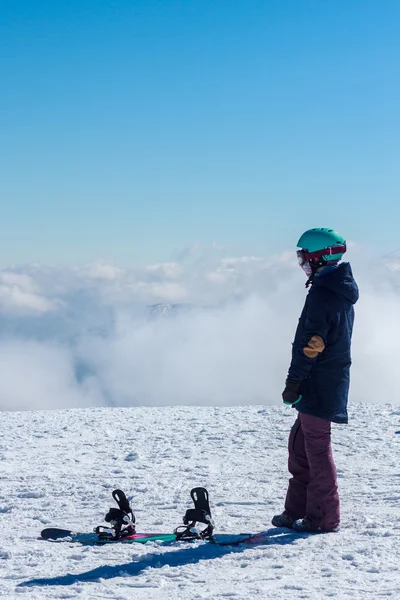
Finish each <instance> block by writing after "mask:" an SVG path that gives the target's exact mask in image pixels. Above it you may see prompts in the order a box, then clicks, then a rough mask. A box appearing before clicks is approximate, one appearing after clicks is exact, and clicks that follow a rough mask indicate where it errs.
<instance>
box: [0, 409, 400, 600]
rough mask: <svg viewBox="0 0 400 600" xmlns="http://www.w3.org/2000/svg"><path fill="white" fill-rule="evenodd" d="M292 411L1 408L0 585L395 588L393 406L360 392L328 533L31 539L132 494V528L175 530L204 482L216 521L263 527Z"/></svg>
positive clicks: (192, 590) (126, 594)
mask: <svg viewBox="0 0 400 600" xmlns="http://www.w3.org/2000/svg"><path fill="white" fill-rule="evenodd" d="M294 417H295V412H294V411H293V410H292V409H286V408H283V407H282V408H281V407H254V406H249V407H232V408H226V407H219V408H205V407H203V408H200V407H166V408H150V407H143V408H94V409H70V410H62V411H43V412H29V411H26V412H14V413H12V412H10V413H2V420H1V426H0V428H1V438H0V439H1V442H0V469H1V470H0V479H1V487H0V524H1V541H0V597H2V598H23V597H26V598H80V599H89V598H90V599H92V598H93V599H94V598H96V599H98V598H105V599H107V598H110V599H113V600H114V599H128V598H129V599H130V598H135V599H146V600H160V599H163V600H164V599H165V598H169V599H170V600H175V599H177V600H180V599H182V600H189V599H190V600H192V599H203V598H207V599H216V598H233V599H245V598H253V597H256V598H266V599H272V598H274V599H275V598H276V599H279V600H285V599H288V600H289V599H290V600H297V599H300V598H309V599H313V600H321V599H322V598H335V599H336V600H344V599H347V598H349V597H350V598H352V599H354V600H357V599H362V600H365V599H368V598H371V599H372V598H373V599H376V598H381V597H384V598H388V597H389V598H393V599H395V598H399V595H400V564H399V556H400V550H399V548H400V523H399V507H400V470H399V464H398V463H399V461H398V457H399V444H400V436H399V435H396V431H398V430H399V421H400V410H399V409H398V408H395V407H393V406H388V405H380V406H367V405H353V406H352V414H351V420H350V425H348V426H334V428H333V443H334V452H335V458H336V462H337V466H338V476H339V484H340V493H341V498H342V529H341V531H340V532H339V533H337V534H327V535H317V536H305V535H297V536H295V535H292V534H289V532H288V530H283V529H281V530H276V529H275V530H274V529H272V528H271V534H272V536H271V538H270V540H269V542H268V543H267V544H264V545H258V546H253V547H247V546H240V547H213V546H211V545H206V544H203V543H195V544H189V543H176V544H174V545H172V546H167V547H166V546H162V545H160V544H159V543H154V542H150V543H148V544H146V545H144V546H141V545H130V546H122V545H118V546H112V547H110V546H102V547H99V546H98V547H83V546H79V545H76V544H75V545H73V544H70V543H66V542H63V543H51V542H45V541H43V540H40V539H38V536H39V533H40V531H41V529H43V528H44V527H46V526H51V525H52V526H59V527H70V528H73V529H76V530H81V531H90V530H91V529H92V527H93V526H96V525H98V524H100V523H102V522H103V517H104V515H105V514H106V512H107V510H108V508H109V507H110V506H112V505H114V502H113V500H112V498H111V492H112V490H113V489H114V488H117V487H118V488H121V489H123V490H124V491H125V492H126V493H127V494H132V495H133V496H134V500H133V504H134V510H135V513H136V518H137V522H138V530H142V531H143V530H158V531H166V532H170V531H172V530H173V528H174V527H175V526H177V525H178V524H180V523H181V520H182V516H183V514H184V512H185V511H186V509H187V508H188V507H190V506H191V501H190V495H189V493H190V489H191V488H192V487H195V486H198V485H200V486H205V487H207V488H208V490H209V492H210V499H211V509H212V512H213V516H214V519H215V521H216V531H217V532H220V533H222V532H235V533H240V532H257V531H260V530H265V529H269V528H270V519H271V517H272V515H273V514H274V513H276V512H277V511H280V510H281V509H282V505H283V500H284V496H285V491H286V485H287V477H288V475H287V471H286V461H287V451H286V444H287V437H288V433H289V429H290V427H291V425H292V423H293V420H294Z"/></svg>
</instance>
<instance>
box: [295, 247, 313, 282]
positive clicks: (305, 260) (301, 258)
mask: <svg viewBox="0 0 400 600" xmlns="http://www.w3.org/2000/svg"><path fill="white" fill-rule="evenodd" d="M297 260H298V262H299V265H300V267H301V268H302V269H303V271H304V273H305V274H306V275H307V277H311V275H312V268H311V263H310V258H309V255H308V252H306V251H305V250H297Z"/></svg>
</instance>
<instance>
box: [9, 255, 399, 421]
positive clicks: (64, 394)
mask: <svg viewBox="0 0 400 600" xmlns="http://www.w3.org/2000/svg"><path fill="white" fill-rule="evenodd" d="M351 254H352V258H353V262H354V267H355V268H354V271H355V274H356V276H357V279H358V282H359V285H360V290H361V299H360V302H359V304H358V305H357V314H356V326H355V334H354V343H353V360H354V364H353V369H352V400H354V401H364V402H391V403H396V402H397V401H398V398H397V389H398V383H397V376H396V371H397V347H398V339H399V335H400V270H399V264H400V261H399V260H398V258H397V257H396V256H395V255H394V256H392V257H388V258H386V259H385V260H384V261H375V262H374V261H372V260H371V261H368V265H367V264H366V262H365V258H364V259H363V260H361V256H362V253H361V252H359V251H358V250H357V248H352V250H351ZM304 296H305V290H304V276H303V274H302V272H301V271H300V270H299V269H298V267H297V264H296V260H295V257H293V253H292V252H287V253H284V254H282V255H281V256H274V257H268V258H263V257H252V256H242V257H229V256H223V255H222V252H221V249H220V248H217V247H214V248H211V249H207V251H204V249H203V250H202V249H198V248H197V249H196V252H195V253H193V252H192V251H191V252H184V253H182V254H181V255H180V257H179V260H177V261H176V262H166V263H160V264H156V265H149V266H147V267H144V268H140V269H123V268H120V267H118V266H116V265H114V264H112V263H110V262H107V261H97V262H94V263H91V264H88V265H84V266H80V267H74V268H66V267H59V268H54V267H53V268H50V267H46V266H43V265H37V264H35V265H28V266H21V267H13V268H8V269H2V270H0V333H1V335H0V409H3V410H19V409H29V408H59V407H77V406H101V405H165V404H200V405H224V404H225V405H233V404H279V403H280V402H281V399H280V393H281V390H282V385H283V382H284V380H285V377H286V371H287V367H288V364H289V361H290V352H291V341H292V338H293V334H294V330H295V327H296V324H297V319H298V316H299V314H300V311H301V308H302V304H303V301H304Z"/></svg>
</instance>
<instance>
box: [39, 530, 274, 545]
mask: <svg viewBox="0 0 400 600" xmlns="http://www.w3.org/2000/svg"><path fill="white" fill-rule="evenodd" d="M40 536H41V538H42V539H43V540H48V541H52V542H69V543H77V544H82V545H84V546H104V545H106V544H146V543H147V542H160V543H162V544H171V543H174V542H178V543H179V542H182V541H190V542H196V541H197V542H198V541H202V542H206V543H208V544H215V545H217V546H238V545H239V544H263V543H267V542H268V538H269V532H268V531H262V532H260V533H239V534H230V533H217V534H215V535H213V536H212V537H210V538H206V539H204V540H199V539H196V538H195V539H191V540H190V539H177V536H176V534H175V533H134V534H132V535H129V536H126V537H123V538H118V539H116V538H101V537H99V535H98V534H97V533H94V532H93V533H79V532H74V531H71V530H69V529H59V528H57V527H48V528H46V529H43V531H42V532H41V534H40Z"/></svg>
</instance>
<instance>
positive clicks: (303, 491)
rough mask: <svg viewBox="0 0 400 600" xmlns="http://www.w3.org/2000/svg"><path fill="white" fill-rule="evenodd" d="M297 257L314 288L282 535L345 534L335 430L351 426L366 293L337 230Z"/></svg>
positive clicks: (300, 363) (289, 394)
mask: <svg viewBox="0 0 400 600" xmlns="http://www.w3.org/2000/svg"><path fill="white" fill-rule="evenodd" d="M297 246H298V247H299V248H300V250H298V251H297V256H298V260H299V264H300V266H301V268H302V269H303V270H304V272H305V273H306V275H307V277H308V281H307V284H306V287H309V286H311V289H310V291H309V293H308V295H307V298H306V301H305V305H304V308H303V312H302V314H301V317H300V320H299V324H298V327H297V331H296V335H295V339H294V343H293V350H292V361H291V364H290V368H289V372H288V377H287V380H286V386H285V389H284V391H283V393H282V398H283V401H284V403H285V404H286V405H289V406H293V407H294V408H296V409H297V410H298V416H297V419H296V422H295V423H294V425H293V427H292V430H291V432H290V436H289V472H290V473H291V475H292V477H291V479H290V480H289V487H288V491H287V495H286V501H285V510H284V512H283V513H282V514H280V515H275V516H274V517H273V519H272V524H273V525H274V526H275V527H289V528H291V529H294V530H295V531H300V532H310V533H324V532H333V531H338V529H339V524H340V505H339V494H338V486H337V476H336V467H335V463H334V460H333V456H332V446H331V423H332V422H333V423H347V422H348V417H347V398H348V392H349V383H350V365H351V355H350V346H351V335H352V330H353V322H354V304H355V303H356V302H357V300H358V287H357V284H356V282H355V280H354V278H353V274H352V271H351V267H350V264H349V263H345V262H343V263H339V261H340V260H341V258H342V256H343V254H344V253H345V252H346V242H345V240H344V239H343V238H342V236H341V235H339V234H338V233H336V232H335V231H333V230H332V229H325V228H317V229H309V230H308V231H306V232H305V233H304V234H303V235H302V236H301V238H300V239H299V241H298V244H297Z"/></svg>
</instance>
